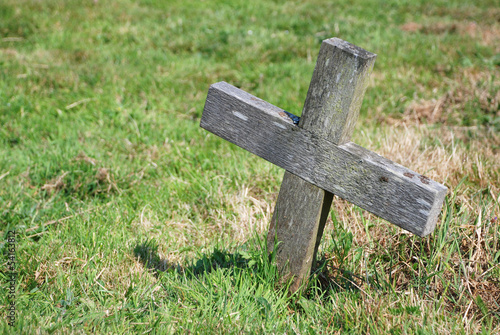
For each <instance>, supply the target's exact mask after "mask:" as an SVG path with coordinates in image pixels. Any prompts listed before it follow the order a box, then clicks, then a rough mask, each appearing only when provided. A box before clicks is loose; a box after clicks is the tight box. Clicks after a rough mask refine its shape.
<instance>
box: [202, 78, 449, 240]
mask: <svg viewBox="0 0 500 335" xmlns="http://www.w3.org/2000/svg"><path fill="white" fill-rule="evenodd" d="M201 127H202V128H205V129H206V130H208V131H210V132H212V133H214V134H216V135H218V136H220V137H222V138H223V139H225V140H228V141H230V142H232V143H234V144H236V145H238V146H240V147H241V148H244V149H246V150H248V151H250V152H252V153H254V154H256V155H257V156H259V157H262V158H264V159H265V160H267V161H269V162H271V163H273V164H276V165H277V166H279V167H281V168H283V169H285V170H286V171H289V172H291V173H293V174H295V175H297V176H299V177H300V178H302V179H304V180H306V181H308V182H310V183H312V184H314V185H316V186H318V187H320V188H322V189H324V190H326V191H329V192H331V193H333V194H335V195H337V196H339V197H341V198H343V199H345V200H347V201H349V202H352V203H353V204H355V205H357V206H359V207H361V208H364V209H366V210H367V211H369V212H371V213H373V214H375V215H377V216H379V217H381V218H383V219H385V220H387V221H389V222H391V223H393V224H395V225H398V226H399V227H401V228H403V229H406V230H408V231H410V232H412V233H414V234H417V235H419V236H425V235H428V234H429V233H431V232H432V231H433V230H434V227H435V225H436V221H437V216H438V214H439V212H440V210H441V206H442V203H443V200H444V197H445V195H446V192H447V188H446V187H445V186H443V185H441V184H439V183H437V182H435V181H433V180H430V179H429V178H427V177H425V176H422V175H420V174H418V173H416V172H413V171H411V170H409V169H407V168H405V167H403V166H401V165H399V164H396V163H394V162H392V161H390V160H388V159H385V158H383V157H382V156H380V155H378V154H376V153H374V152H371V151H369V150H367V149H364V148H362V147H360V146H358V145H356V144H354V143H352V142H348V143H345V144H342V145H339V146H337V145H335V144H333V143H332V142H330V141H328V140H326V139H324V138H321V137H318V136H316V135H314V134H313V133H312V132H309V131H307V130H305V129H302V128H300V127H299V126H297V125H296V124H295V123H294V120H293V119H292V118H290V116H289V114H288V113H287V112H285V111H284V110H283V109H281V108H278V107H276V106H273V105H272V104H270V103H268V102H265V101H263V100H261V99H259V98H256V97H254V96H253V95H251V94H249V93H246V92H244V91H242V90H240V89H238V88H236V87H234V86H232V85H229V84H228V83H225V82H219V83H216V84H213V85H212V86H211V87H210V89H209V91H208V96H207V100H206V103H205V109H204V111H203V116H202V119H201Z"/></svg>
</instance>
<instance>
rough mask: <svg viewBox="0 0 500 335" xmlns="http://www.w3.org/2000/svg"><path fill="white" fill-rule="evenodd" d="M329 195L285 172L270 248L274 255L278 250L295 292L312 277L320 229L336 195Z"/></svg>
mask: <svg viewBox="0 0 500 335" xmlns="http://www.w3.org/2000/svg"><path fill="white" fill-rule="evenodd" d="M325 193H327V194H329V195H331V193H328V192H326V191H324V190H323V189H321V188H319V187H317V186H315V185H313V184H311V183H309V182H307V181H304V180H303V179H302V178H300V177H297V176H295V175H293V174H291V173H290V172H285V177H284V178H283V183H282V184H281V189H280V192H279V195H278V200H277V202H276V207H275V209H274V214H273V218H272V220H271V224H270V226H269V233H268V235H267V247H268V250H269V251H270V252H271V251H273V250H275V251H276V264H277V266H278V268H279V270H280V273H281V275H282V276H283V280H288V279H289V278H290V277H293V281H292V284H291V286H290V291H291V292H295V291H297V290H298V289H299V288H300V287H301V285H302V284H303V283H304V282H305V281H306V280H307V279H308V278H309V274H310V272H311V266H312V264H313V262H314V260H315V256H316V249H315V247H316V241H317V236H318V230H319V228H320V227H324V222H325V221H326V217H324V213H325V210H324V209H325V208H328V209H329V208H330V206H331V203H332V196H329V195H327V196H325ZM325 202H326V203H325ZM327 212H328V210H327ZM322 216H323V217H322ZM321 220H323V225H321ZM276 242H278V245H277V246H276V248H275V243H276Z"/></svg>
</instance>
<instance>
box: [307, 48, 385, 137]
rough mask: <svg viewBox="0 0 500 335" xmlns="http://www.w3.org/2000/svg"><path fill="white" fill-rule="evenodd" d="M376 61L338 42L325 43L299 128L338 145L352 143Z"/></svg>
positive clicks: (364, 52)
mask: <svg viewBox="0 0 500 335" xmlns="http://www.w3.org/2000/svg"><path fill="white" fill-rule="evenodd" d="M376 57H377V55H375V54H373V53H371V52H368V51H366V50H364V49H362V48H360V47H357V46H355V45H353V44H351V43H349V42H346V41H343V40H341V39H339V38H331V39H328V40H325V41H323V43H322V44H321V49H320V52H319V55H318V60H317V62H316V67H315V68H314V73H313V77H312V79H311V84H310V85H309V90H308V92H307V98H306V102H305V103H304V109H303V111H302V117H301V118H300V123H299V126H300V127H302V128H304V129H307V130H309V131H311V132H313V133H315V134H316V135H317V136H319V137H323V138H325V139H327V140H329V141H331V142H333V143H335V144H342V143H346V142H349V141H350V140H351V136H352V132H353V131H354V125H355V124H356V121H357V120H358V116H359V110H360V108H361V103H362V101H363V96H364V95H365V91H366V86H367V84H368V78H369V75H370V73H371V71H372V69H373V65H374V64H375V58H376Z"/></svg>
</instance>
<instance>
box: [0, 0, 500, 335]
mask: <svg viewBox="0 0 500 335" xmlns="http://www.w3.org/2000/svg"><path fill="white" fill-rule="evenodd" d="M497 7H498V6H497V4H496V1H493V0H492V1H487V0H485V1H423V0H421V1H384V2H382V1H380V2H376V1H368V0H359V1H355V2H354V3H353V2H351V1H335V2H331V1H323V0H314V1H309V2H303V1H292V2H291V1H200V2H192V1H158V0H143V1H127V0H115V1H104V0H96V1H92V0H86V1H74V0H68V1H56V0H47V1H32V0H5V1H2V3H1V4H0V231H1V234H0V236H1V239H0V252H1V253H2V255H3V258H2V259H1V263H0V264H1V265H2V267H1V273H0V278H1V280H0V283H1V287H0V316H1V320H0V332H3V333H12V334H14V333H36V332H40V333H189V332H191V333H297V334H299V333H300V334H304V333H311V334H312V333H314V334H316V333H325V334H326V333H352V334H366V333H370V334H385V333H390V334H433V333H453V334H455V333H459V334H461V333H464V334H476V333H481V332H482V333H485V334H488V333H498V332H500V267H499V266H498V264H499V263H500V220H499V218H498V217H499V214H500V204H499V201H500V199H499V196H500V172H499V169H498V167H499V166H500V138H499V134H500V114H499V110H500V96H499V93H498V92H499V91H500V69H499V65H500V50H499V49H498V45H500V38H499V36H500V33H499V32H500V11H499V10H498V8H497ZM409 23H412V24H413V25H408V24H409ZM333 36H336V37H339V38H342V39H344V40H347V41H349V42H351V43H354V44H356V45H359V46H361V47H363V48H365V49H366V50H369V51H371V52H374V53H376V54H378V57H377V61H376V64H375V68H374V72H373V74H372V79H371V82H370V86H369V87H368V89H367V92H366V96H365V99H364V103H363V107H362V112H361V117H360V121H359V122H358V124H357V129H358V131H356V132H355V135H354V140H355V142H357V143H359V144H360V145H363V146H365V147H367V148H370V149H371V150H374V151H376V152H379V153H380V154H383V155H384V156H387V157H388V158H390V159H393V160H395V161H397V162H399V163H401V164H403V165H406V166H408V167H409V168H411V169H413V170H415V171H418V172H419V173H423V174H424V173H425V174H426V175H429V176H430V177H432V178H433V179H435V180H437V181H439V182H442V183H444V184H446V185H447V186H448V188H449V189H450V193H449V194H448V197H447V199H446V203H445V206H444V209H443V212H442V216H441V217H440V221H439V222H438V227H437V229H436V231H435V232H434V233H433V234H432V236H430V237H427V238H424V239H420V238H418V237H414V236H410V235H407V234H404V233H403V232H402V231H401V230H399V229H398V228H396V227H394V226H392V225H390V224H388V223H387V222H385V221H382V220H380V219H378V218H376V217H374V216H372V215H369V214H367V213H364V212H363V211H362V210H360V209H359V208H357V207H355V206H352V205H350V204H348V203H345V202H343V201H341V200H338V199H336V200H335V202H334V207H333V208H332V212H331V215H330V219H329V221H328V223H327V227H326V229H325V236H324V238H323V241H322V244H321V252H320V260H319V262H318V268H317V269H316V270H315V272H314V274H313V275H312V278H311V281H310V284H309V286H308V287H307V288H306V289H305V290H304V294H302V295H298V294H295V295H289V294H287V293H286V292H287V283H284V282H282V280H281V279H280V277H279V275H278V274H277V273H276V268H275V267H274V264H273V262H272V261H269V260H268V259H267V252H266V250H265V248H264V243H263V242H262V241H263V238H264V237H265V233H266V231H267V225H268V222H269V220H270V215H271V213H272V208H273V206H274V202H275V200H276V196H277V192H278V190H279V184H280V182H281V178H282V174H283V171H282V170H280V169H278V168H277V167H274V166H272V165H271V164H269V163H267V162H264V161H263V160H261V159H260V158H258V157H255V156H252V155H251V154H249V153H247V152H245V151H244V150H242V149H240V148H237V147H235V146H233V145H231V144H229V143H227V142H225V141H223V140H222V139H220V138H217V137H216V136H213V135H211V134H209V133H208V132H206V131H204V130H202V129H200V128H199V121H200V117H201V113H202V111H203V106H204V100H205V98H206V94H207V91H208V87H209V85H210V84H212V83H215V82H217V81H222V80H223V81H226V82H229V83H231V84H233V85H235V86H238V87H240V88H242V89H244V90H246V91H248V92H250V93H252V94H254V95H256V96H258V97H260V98H262V99H264V100H267V101H269V102H271V103H273V104H274V105H277V106H280V107H281V108H284V109H286V110H287V111H290V112H292V113H294V114H300V111H301V110H302V105H303V101H304V99H305V95H306V92H307V89H308V85H309V80H310V78H311V75H312V72H313V69H314V64H315V59H316V56H317V53H318V51H319V47H320V43H321V41H322V40H323V39H326V38H329V37H333ZM9 230H16V232H17V233H18V235H17V244H16V266H17V271H18V273H19V280H18V281H17V286H16V299H15V302H16V306H17V316H16V318H17V321H16V324H15V327H10V326H9V325H8V324H7V312H8V310H7V307H8V304H9V303H10V302H11V301H10V300H9V299H8V294H7V291H8V282H7V277H6V276H7V257H8V255H9V253H8V246H9V243H8V240H7V238H8V231H9Z"/></svg>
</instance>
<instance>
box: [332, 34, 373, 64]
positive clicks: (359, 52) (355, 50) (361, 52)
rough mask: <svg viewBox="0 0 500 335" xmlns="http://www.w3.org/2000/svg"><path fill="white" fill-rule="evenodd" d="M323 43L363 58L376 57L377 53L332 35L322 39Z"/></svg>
mask: <svg viewBox="0 0 500 335" xmlns="http://www.w3.org/2000/svg"><path fill="white" fill-rule="evenodd" d="M323 43H327V44H331V45H333V46H335V47H337V48H339V49H342V50H344V51H346V52H348V53H351V54H353V55H354V56H356V57H360V58H363V59H370V58H375V57H377V54H374V53H372V52H369V51H366V50H365V49H363V48H360V47H358V46H356V45H354V44H351V43H349V42H346V41H344V40H341V39H340V38H337V37H333V38H329V39H326V40H324V41H323Z"/></svg>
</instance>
